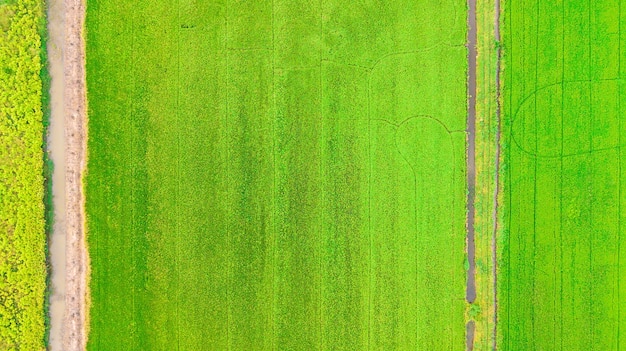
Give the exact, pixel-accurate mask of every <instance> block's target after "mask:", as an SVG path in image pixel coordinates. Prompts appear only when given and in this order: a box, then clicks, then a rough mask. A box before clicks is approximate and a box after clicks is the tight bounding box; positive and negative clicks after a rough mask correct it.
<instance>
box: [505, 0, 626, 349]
mask: <svg viewBox="0 0 626 351" xmlns="http://www.w3.org/2000/svg"><path fill="white" fill-rule="evenodd" d="M624 5H625V4H623V3H622V1H620V0H612V1H609V0H605V1H578V0H575V1H574V0H572V1H558V2H555V3H552V2H546V1H535V0H525V1H507V2H506V6H505V8H506V11H505V16H504V27H503V39H504V43H503V44H504V54H505V56H504V62H503V67H504V73H503V84H504V91H503V95H502V99H503V104H504V108H503V121H504V126H503V147H504V151H503V157H504V166H503V167H504V168H503V169H502V177H503V179H504V182H503V191H504V202H503V203H502V204H501V205H502V206H501V208H500V210H501V211H503V213H502V216H503V228H504V231H503V235H502V236H501V238H500V248H501V251H500V266H499V275H498V282H499V295H498V322H499V323H498V331H499V333H498V334H499V345H498V349H500V350H619V349H620V348H621V349H624V348H625V347H626V338H624V337H623V335H624V330H625V328H626V306H625V305H624V302H626V298H625V297H626V290H625V288H626V283H624V282H621V281H620V278H623V277H625V276H626V271H625V269H626V266H625V265H624V260H626V252H624V250H625V249H626V242H625V241H624V240H625V238H622V236H623V234H624V233H625V231H624V230H625V229H624V223H626V222H625V221H624V219H625V215H626V212H625V211H624V208H626V206H623V205H622V204H623V203H624V201H626V197H625V196H626V188H624V185H625V184H626V182H622V180H623V179H624V178H625V177H626V173H625V171H624V170H626V167H623V165H626V159H625V154H624V153H623V151H622V148H623V146H624V143H625V142H626V132H625V130H624V128H626V119H624V115H625V110H624V108H626V86H624V84H625V81H624V77H626V76H625V71H624V69H625V68H626V57H625V54H626V50H624V48H625V47H626V46H622V42H625V43H626V40H624V39H626V38H624V35H623V34H621V29H622V27H623V26H624V25H626V12H625V13H622V11H621V9H622V8H623V7H624ZM622 61H624V62H625V64H622ZM622 306H624V308H622ZM620 335H621V337H620Z"/></svg>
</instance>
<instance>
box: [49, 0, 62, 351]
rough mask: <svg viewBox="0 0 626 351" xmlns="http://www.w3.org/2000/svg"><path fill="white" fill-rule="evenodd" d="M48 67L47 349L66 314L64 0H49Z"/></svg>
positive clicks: (58, 342) (58, 349)
mask: <svg viewBox="0 0 626 351" xmlns="http://www.w3.org/2000/svg"><path fill="white" fill-rule="evenodd" d="M46 2H47V4H48V10H47V11H48V35H49V38H48V47H47V50H48V60H49V62H48V70H49V72H50V76H51V78H52V82H51V85H50V102H51V106H50V107H51V109H50V110H51V115H50V127H49V129H48V140H47V147H48V153H49V156H50V159H51V160H52V162H53V163H54V172H53V174H52V196H53V206H54V226H53V228H52V236H51V238H50V247H49V255H50V263H51V266H52V267H51V268H52V269H51V270H52V272H51V284H52V287H51V294H50V312H49V313H50V339H49V340H50V341H49V346H48V350H50V351H62V350H63V344H62V342H63V320H64V314H65V123H64V113H63V110H64V105H63V92H64V78H63V43H64V38H63V37H64V12H65V11H64V5H63V0H48V1H46Z"/></svg>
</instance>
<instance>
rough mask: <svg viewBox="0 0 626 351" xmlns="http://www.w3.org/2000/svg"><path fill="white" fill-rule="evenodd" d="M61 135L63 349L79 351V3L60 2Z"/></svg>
mask: <svg viewBox="0 0 626 351" xmlns="http://www.w3.org/2000/svg"><path fill="white" fill-rule="evenodd" d="M65 11H66V12H65V46H64V52H63V61H64V66H65V136H66V176H65V180H66V200H67V203H66V209H67V218H66V236H67V237H66V238H67V243H66V245H67V246H66V260H67V261H66V269H67V276H66V287H67V295H66V300H65V301H66V310H65V325H64V335H63V345H64V350H66V351H78V350H84V349H85V347H86V341H87V335H86V333H87V331H86V329H87V328H86V321H87V294H88V291H87V274H88V267H89V266H88V257H87V250H86V245H85V215H84V213H85V212H84V210H85V202H84V194H83V184H82V176H83V173H84V171H85V164H86V141H87V129H86V127H87V101H86V94H85V93H86V87H85V42H84V36H83V28H84V26H83V25H84V22H85V4H84V0H65Z"/></svg>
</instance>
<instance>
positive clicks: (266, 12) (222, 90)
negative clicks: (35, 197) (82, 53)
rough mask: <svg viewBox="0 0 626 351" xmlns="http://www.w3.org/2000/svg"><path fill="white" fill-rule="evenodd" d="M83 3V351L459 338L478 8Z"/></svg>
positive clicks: (438, 345)
mask: <svg viewBox="0 0 626 351" xmlns="http://www.w3.org/2000/svg"><path fill="white" fill-rule="evenodd" d="M87 11H88V13H87V28H86V31H87V57H88V60H87V79H88V98H89V145H88V146H89V162H88V175H87V178H86V199H87V200H86V201H87V202H86V208H87V220H88V221H87V226H88V245H89V253H90V257H91V283H90V288H91V309H90V318H91V321H90V335H89V345H88V349H89V350H246V351H247V350H358V351H361V350H408V349H412V350H414V349H419V350H464V349H465V335H464V333H465V322H464V314H465V306H466V303H465V300H464V297H465V280H466V278H465V268H464V262H465V211H466V203H465V198H466V182H465V179H466V171H465V167H466V166H465V165H466V161H465V126H466V114H467V112H466V109H467V108H466V105H467V98H466V71H467V58H466V55H467V49H466V47H465V46H464V44H465V40H466V39H465V35H466V13H465V12H466V4H465V1H457V0H454V1H452V0H449V1H434V0H433V1H431V0H420V1H400V0H396V1H371V0H368V1H358V2H351V1H350V2H349V1H338V0H334V1H330V0H323V1H319V2H311V1H299V0H289V1H288V0H273V1H267V0H258V1H234V0H229V1H208V0H204V1H191V0H179V1H175V2H170V1H142V2H131V1H112V0H89V1H88V10H87ZM598 142H599V141H598ZM607 142H608V141H607ZM612 152H613V155H614V154H615V151H612ZM598 162H600V161H598ZM611 166H614V165H611ZM602 174H603V175H606V174H604V173H602ZM581 201H582V200H581ZM596 211H599V209H596ZM598 220H599V219H598ZM594 223H596V222H595V221H594ZM598 223H600V222H598ZM598 239H599V238H598ZM594 257H596V256H594ZM597 257H598V258H600V257H601V256H597ZM581 262H582V261H581ZM607 279H608V278H607Z"/></svg>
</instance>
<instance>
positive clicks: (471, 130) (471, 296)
mask: <svg viewBox="0 0 626 351" xmlns="http://www.w3.org/2000/svg"><path fill="white" fill-rule="evenodd" d="M467 5H468V14H467V27H468V28H467V30H468V31H467V61H468V62H467V63H468V70H467V98H468V106H467V239H466V240H467V260H468V263H469V268H468V270H467V286H466V290H465V299H466V300H467V302H468V303H470V304H471V303H474V301H475V300H476V240H475V239H476V238H475V232H474V216H475V206H474V201H475V198H476V68H477V67H476V57H477V55H478V53H477V42H478V33H477V28H476V25H477V23H476V0H468V1H467ZM474 327H475V324H474V321H469V322H468V323H467V326H466V333H465V342H466V349H467V350H473V349H474Z"/></svg>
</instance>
